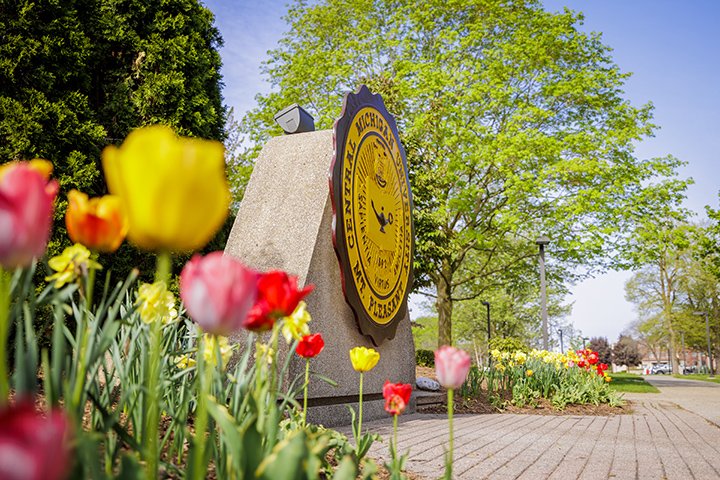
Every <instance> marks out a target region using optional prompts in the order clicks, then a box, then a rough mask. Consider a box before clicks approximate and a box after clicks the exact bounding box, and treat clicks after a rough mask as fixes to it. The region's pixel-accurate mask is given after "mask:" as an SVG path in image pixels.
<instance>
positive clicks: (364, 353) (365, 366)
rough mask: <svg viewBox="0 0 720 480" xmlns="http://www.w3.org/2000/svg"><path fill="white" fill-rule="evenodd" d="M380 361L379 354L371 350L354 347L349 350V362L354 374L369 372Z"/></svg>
mask: <svg viewBox="0 0 720 480" xmlns="http://www.w3.org/2000/svg"><path fill="white" fill-rule="evenodd" d="M379 360H380V354H379V353H378V352H377V350H375V349H373V348H365V347H355V348H353V349H352V350H350V362H352V366H353V368H354V369H355V371H356V372H361V373H362V372H369V371H370V370H372V369H373V368H375V365H377V363H378V361H379Z"/></svg>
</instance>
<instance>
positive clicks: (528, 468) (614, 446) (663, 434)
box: [345, 385, 720, 480]
mask: <svg viewBox="0 0 720 480" xmlns="http://www.w3.org/2000/svg"><path fill="white" fill-rule="evenodd" d="M660 388H661V389H662V391H663V393H661V394H659V395H658V394H634V395H632V396H630V395H627V396H626V398H629V399H630V400H631V401H632V403H633V408H634V412H633V413H632V414H628V415H615V416H611V417H599V416H543V415H517V414H490V415H457V416H456V417H455V463H454V465H455V466H454V473H455V475H454V476H455V478H458V479H483V478H492V479H516V478H517V479H532V480H540V479H559V480H560V479H561V480H571V479H575V478H587V479H603V478H618V479H678V480H685V479H691V478H695V479H698V480H702V479H708V480H710V479H717V478H720V427H718V425H717V424H714V423H712V422H711V421H708V420H707V419H706V417H705V416H703V415H700V414H698V413H694V412H691V411H690V410H686V409H684V408H681V407H680V406H678V405H677V404H676V403H674V402H672V401H670V400H668V398H669V397H677V396H678V394H679V393H682V395H680V396H681V397H682V398H686V401H689V396H690V395H692V394H695V395H698V391H702V392H703V394H702V395H701V396H702V397H703V398H709V397H712V396H715V397H720V390H715V389H714V388H712V387H704V386H702V385H701V386H695V385H691V386H679V385H678V386H676V387H675V388H663V387H660ZM687 388H690V389H691V390H690V391H689V392H685V391H683V389H687ZM710 389H712V390H710ZM667 390H670V391H669V392H668V391H667ZM716 400H718V402H720V398H716ZM712 408H713V407H712V406H710V407H708V408H706V410H707V412H706V413H707V414H708V415H711V414H712V415H715V416H718V413H720V412H713V411H711V410H712ZM366 425H367V428H368V429H369V430H371V431H373V432H376V433H379V434H380V435H382V437H383V439H385V442H382V443H380V442H377V443H376V444H374V445H373V447H372V449H371V451H370V456H372V457H374V458H376V459H379V460H380V461H386V460H387V455H388V451H387V443H386V442H387V439H389V438H391V436H392V423H391V421H390V419H388V420H382V421H375V422H369V423H367V424H366ZM345 433H348V432H345ZM398 442H399V450H400V451H401V452H406V451H407V450H408V449H410V458H409V460H408V463H407V470H408V471H409V472H413V473H416V474H418V475H419V476H420V477H421V478H423V479H425V478H427V479H436V478H440V477H442V474H443V471H444V464H443V451H444V448H445V446H446V445H447V419H446V418H445V417H444V416H441V415H426V414H413V415H408V416H405V418H403V417H402V416H401V417H400V425H399V429H398Z"/></svg>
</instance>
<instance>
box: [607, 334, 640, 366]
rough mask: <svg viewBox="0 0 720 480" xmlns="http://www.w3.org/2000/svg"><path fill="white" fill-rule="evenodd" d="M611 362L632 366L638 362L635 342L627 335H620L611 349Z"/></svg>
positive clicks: (638, 354)
mask: <svg viewBox="0 0 720 480" xmlns="http://www.w3.org/2000/svg"><path fill="white" fill-rule="evenodd" d="M612 357H613V363H615V364H617V365H627V366H628V367H634V366H636V365H638V364H639V363H640V360H641V359H640V350H639V349H638V345H637V342H636V341H635V340H633V338H632V337H631V336H629V335H620V336H619V337H618V339H617V342H615V346H614V347H613V349H612Z"/></svg>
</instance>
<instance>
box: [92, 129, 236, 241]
mask: <svg viewBox="0 0 720 480" xmlns="http://www.w3.org/2000/svg"><path fill="white" fill-rule="evenodd" d="M102 163H103V170H104V171H105V179H106V180H107V184H108V188H109V190H110V193H112V194H113V195H117V196H118V197H120V200H121V202H122V205H123V210H124V211H125V213H126V214H127V217H128V221H129V224H130V229H129V231H128V238H129V239H130V241H131V242H133V243H134V244H136V245H137V246H139V247H141V248H144V249H147V250H170V251H180V252H189V251H193V250H197V249H199V248H201V247H203V246H204V245H205V244H206V243H207V242H208V241H209V240H210V239H211V238H212V237H213V235H214V234H215V233H216V232H217V230H218V229H219V228H220V227H221V226H222V224H223V222H224V221H225V218H226V217H227V214H228V206H229V204H230V191H229V189H228V185H227V181H226V179H225V162H224V150H223V146H222V144H221V143H220V142H215V141H209V140H200V139H194V138H181V137H180V138H179V137H177V136H176V135H175V133H174V132H173V131H172V129H170V128H169V127H165V126H159V125H156V126H151V127H143V128H139V129H137V130H134V131H133V132H131V133H130V135H128V136H127V138H126V139H125V141H124V142H123V144H122V145H121V146H120V147H115V146H109V147H107V148H105V150H103V153H102Z"/></svg>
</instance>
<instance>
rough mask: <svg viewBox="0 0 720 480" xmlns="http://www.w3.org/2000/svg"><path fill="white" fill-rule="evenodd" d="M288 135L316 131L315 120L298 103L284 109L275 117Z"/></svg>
mask: <svg viewBox="0 0 720 480" xmlns="http://www.w3.org/2000/svg"><path fill="white" fill-rule="evenodd" d="M273 118H274V119H275V122H277V124H278V125H280V127H281V128H282V129H283V130H284V131H285V133H286V134H288V135H289V134H292V133H305V132H314V131H315V120H314V119H313V117H312V115H310V114H309V113H308V112H306V111H305V109H304V108H302V107H301V106H300V105H298V104H297V103H293V104H292V105H290V106H289V107H287V108H283V109H282V110H280V111H279V112H278V113H276V114H275V116H274V117H273Z"/></svg>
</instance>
